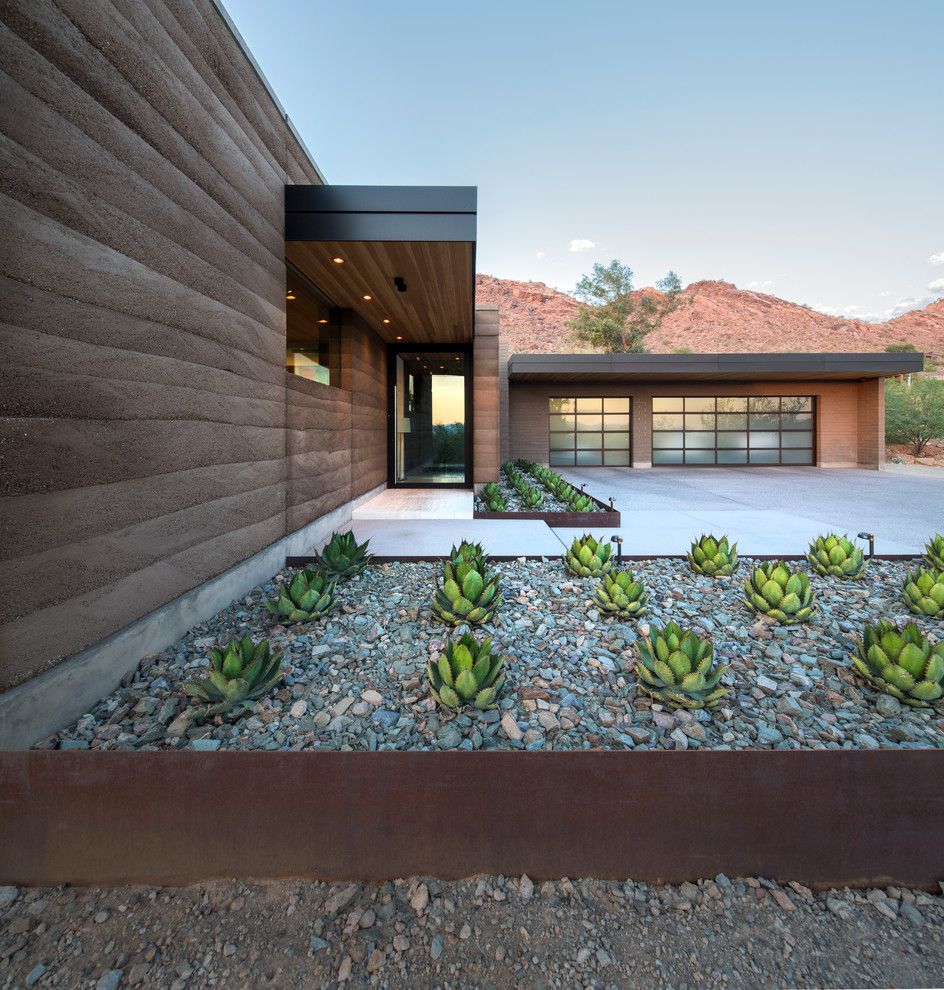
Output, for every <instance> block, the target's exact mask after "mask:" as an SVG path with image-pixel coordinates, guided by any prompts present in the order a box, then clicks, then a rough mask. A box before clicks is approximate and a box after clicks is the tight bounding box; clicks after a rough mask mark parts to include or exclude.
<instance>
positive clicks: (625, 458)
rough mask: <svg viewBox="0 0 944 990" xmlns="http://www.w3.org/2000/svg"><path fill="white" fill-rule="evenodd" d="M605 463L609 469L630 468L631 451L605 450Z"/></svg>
mask: <svg viewBox="0 0 944 990" xmlns="http://www.w3.org/2000/svg"><path fill="white" fill-rule="evenodd" d="M603 463H604V464H605V465H606V466H607V467H629V451H628V450H604V451H603Z"/></svg>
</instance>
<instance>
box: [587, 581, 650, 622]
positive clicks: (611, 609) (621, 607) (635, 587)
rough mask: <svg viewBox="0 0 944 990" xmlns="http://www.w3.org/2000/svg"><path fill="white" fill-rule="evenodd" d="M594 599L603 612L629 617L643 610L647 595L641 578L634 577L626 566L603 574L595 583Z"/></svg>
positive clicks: (640, 613) (624, 617)
mask: <svg viewBox="0 0 944 990" xmlns="http://www.w3.org/2000/svg"><path fill="white" fill-rule="evenodd" d="M594 601H595V602H596V604H597V605H598V606H599V607H600V609H601V610H602V611H603V612H606V613H608V614H610V615H616V616H618V617H619V618H621V619H629V618H632V617H634V616H638V615H642V613H643V612H645V610H646V604H647V603H648V601H649V596H648V594H646V586H645V584H644V583H643V580H642V578H638V579H637V578H635V577H634V576H633V572H632V571H631V570H629V569H628V568H627V569H626V570H623V571H611V572H610V573H609V574H604V575H603V580H602V581H600V583H599V584H598V585H597V590H596V593H595V594H594Z"/></svg>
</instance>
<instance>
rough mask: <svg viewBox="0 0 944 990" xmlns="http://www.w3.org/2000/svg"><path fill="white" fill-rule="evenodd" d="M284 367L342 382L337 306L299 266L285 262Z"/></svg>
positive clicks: (331, 382) (329, 382)
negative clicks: (306, 276) (316, 286)
mask: <svg viewBox="0 0 944 990" xmlns="http://www.w3.org/2000/svg"><path fill="white" fill-rule="evenodd" d="M285 370H286V371H288V372H290V373H291V374H293V375H299V376H300V377H301V378H307V379H309V380H310V381H313V382H320V383H321V384H322V385H334V386H340V384H341V331H340V327H339V325H338V317H337V310H336V309H334V307H333V306H332V305H331V303H329V302H328V300H327V299H325V297H324V296H323V295H321V293H320V292H319V291H318V290H317V289H316V288H315V287H314V286H313V285H312V284H311V282H309V281H308V279H306V278H305V277H304V276H303V275H301V274H300V273H299V272H298V270H297V269H296V268H295V267H294V266H292V265H290V264H287V263H286V266H285Z"/></svg>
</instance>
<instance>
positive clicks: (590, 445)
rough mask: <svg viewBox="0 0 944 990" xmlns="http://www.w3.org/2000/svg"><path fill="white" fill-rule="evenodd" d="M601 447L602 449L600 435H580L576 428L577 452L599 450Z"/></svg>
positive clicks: (601, 435)
mask: <svg viewBox="0 0 944 990" xmlns="http://www.w3.org/2000/svg"><path fill="white" fill-rule="evenodd" d="M602 447H603V434H602V433H582V432H581V431H580V429H579V428H578V430H577V449H578V450H600V449H601V448H602Z"/></svg>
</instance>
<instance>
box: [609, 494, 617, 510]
mask: <svg viewBox="0 0 944 990" xmlns="http://www.w3.org/2000/svg"><path fill="white" fill-rule="evenodd" d="M615 510H616V506H615V505H614V504H613V496H612V495H611V496H610V512H614V511H615Z"/></svg>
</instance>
